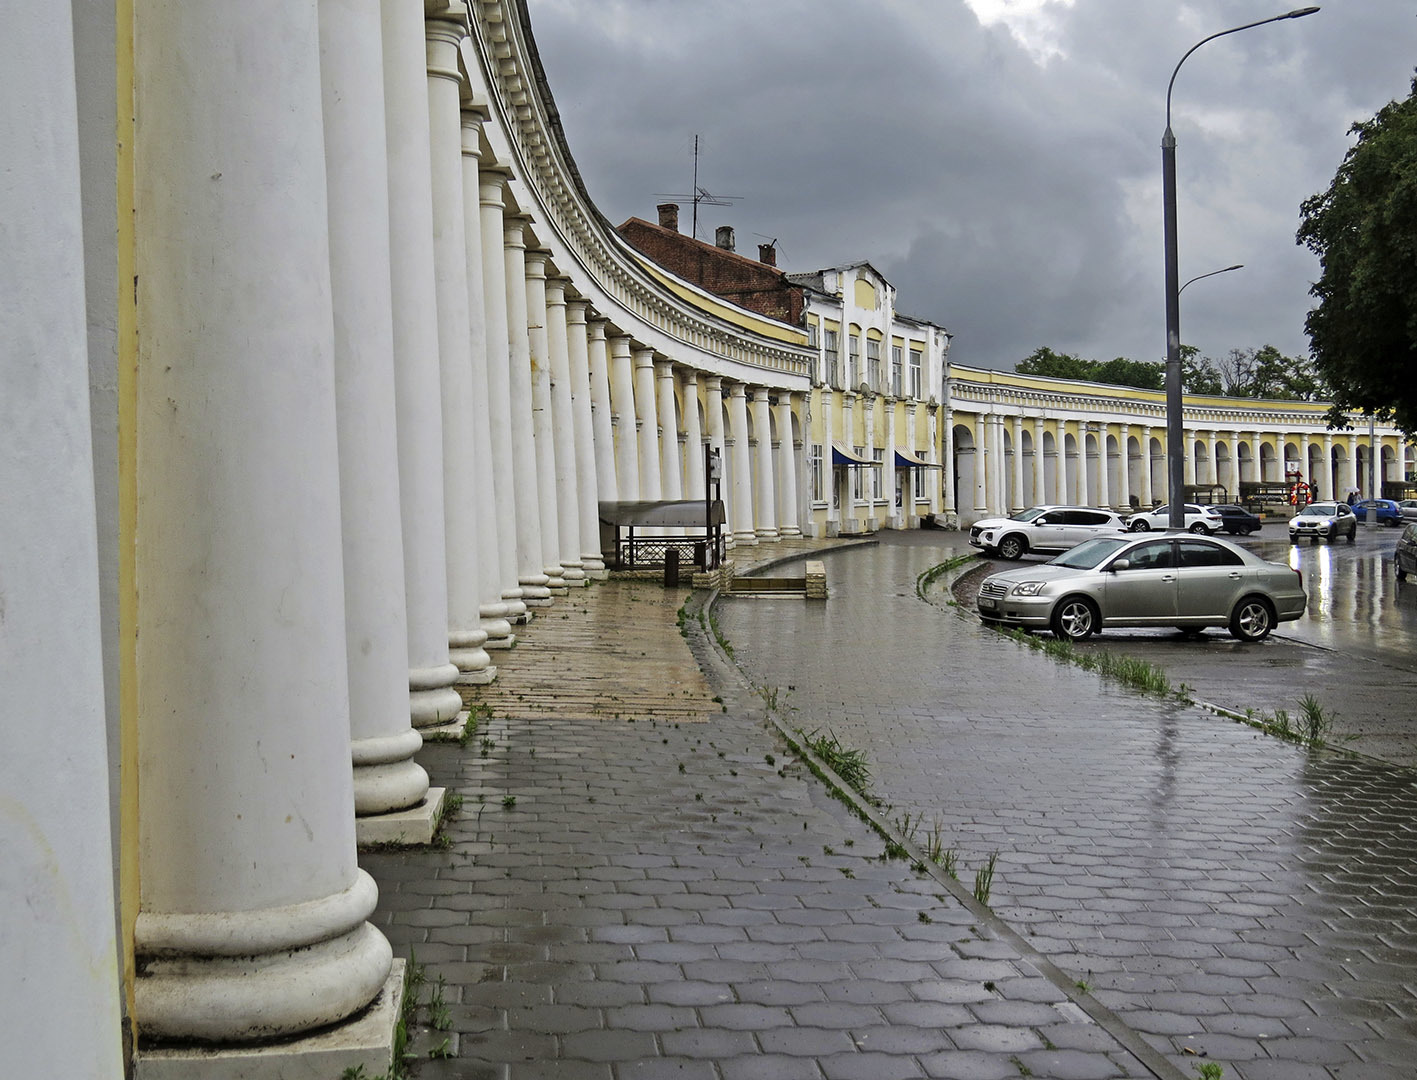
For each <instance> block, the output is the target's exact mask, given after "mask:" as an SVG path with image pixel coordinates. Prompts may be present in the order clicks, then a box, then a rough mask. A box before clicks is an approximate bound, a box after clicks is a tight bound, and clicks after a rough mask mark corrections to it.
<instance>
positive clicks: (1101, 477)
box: [1097, 424, 1112, 507]
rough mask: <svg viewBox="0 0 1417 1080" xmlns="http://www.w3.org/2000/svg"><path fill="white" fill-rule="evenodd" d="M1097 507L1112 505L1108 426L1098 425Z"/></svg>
mask: <svg viewBox="0 0 1417 1080" xmlns="http://www.w3.org/2000/svg"><path fill="white" fill-rule="evenodd" d="M1097 505H1098V506H1101V507H1109V506H1111V505H1112V481H1111V477H1110V476H1108V469H1107V425H1106V424H1098V425H1097Z"/></svg>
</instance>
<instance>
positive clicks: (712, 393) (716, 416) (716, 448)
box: [704, 375, 733, 504]
mask: <svg viewBox="0 0 1417 1080" xmlns="http://www.w3.org/2000/svg"><path fill="white" fill-rule="evenodd" d="M704 441H705V442H706V443H707V444H708V450H709V451H710V452H717V454H718V461H719V466H720V468H721V469H727V467H728V454H727V450H726V448H725V440H724V431H723V379H722V378H720V377H719V376H717V375H705V376H704ZM721 475H722V476H723V480H720V481H719V483H720V484H723V482H724V481H727V482H728V488H729V495H728V499H727V500H725V501H726V502H728V503H730V504H731V503H732V501H733V493H732V492H733V488H732V478H731V477H730V476H728V475H727V474H726V473H721ZM705 497H707V494H706V495H705Z"/></svg>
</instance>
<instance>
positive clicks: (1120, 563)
mask: <svg viewBox="0 0 1417 1080" xmlns="http://www.w3.org/2000/svg"><path fill="white" fill-rule="evenodd" d="M1131 568H1132V561H1131V559H1113V560H1112V562H1111V564H1110V565H1109V566H1108V567H1107V569H1108V570H1110V571H1111V572H1112V573H1114V574H1115V573H1116V572H1117V571H1118V570H1130V569H1131Z"/></svg>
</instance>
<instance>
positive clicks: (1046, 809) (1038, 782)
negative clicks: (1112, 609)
mask: <svg viewBox="0 0 1417 1080" xmlns="http://www.w3.org/2000/svg"><path fill="white" fill-rule="evenodd" d="M1391 535H1392V534H1391V533H1389V534H1387V536H1386V537H1384V540H1385V541H1387V543H1385V544H1384V548H1387V549H1390V537H1391ZM1265 542H1266V541H1263V540H1261V541H1259V543H1265ZM1280 547H1281V548H1282V549H1284V550H1286V551H1287V548H1288V545H1287V544H1281V545H1280ZM1366 547H1367V545H1365V544H1364V538H1363V537H1362V536H1361V535H1360V538H1359V541H1358V543H1357V544H1355V545H1353V546H1352V547H1349V545H1346V544H1343V545H1340V546H1339V548H1338V549H1336V550H1332V551H1330V550H1329V549H1327V548H1319V549H1317V550H1313V549H1305V550H1302V551H1297V552H1296V556H1297V557H1298V558H1300V559H1303V560H1305V561H1306V565H1305V567H1304V569H1305V579H1306V581H1310V580H1311V574H1312V576H1313V577H1314V578H1317V579H1318V580H1317V581H1313V582H1312V583H1311V585H1310V587H1311V588H1318V589H1319V590H1320V592H1321V594H1322V595H1323V596H1324V597H1326V599H1325V602H1324V603H1325V606H1323V607H1321V611H1320V614H1319V616H1318V617H1316V618H1314V619H1313V620H1312V626H1311V627H1310V628H1302V627H1301V633H1300V634H1296V635H1295V636H1301V634H1308V633H1315V634H1323V633H1328V631H1327V630H1325V629H1324V628H1325V619H1324V617H1323V614H1324V612H1331V611H1332V610H1334V609H1333V607H1332V606H1331V605H1332V604H1333V603H1335V602H1337V603H1340V604H1351V605H1353V607H1351V608H1348V609H1347V610H1357V611H1367V612H1369V613H1370V617H1371V618H1372V619H1374V620H1376V621H1377V624H1378V625H1381V626H1384V627H1386V626H1388V625H1389V624H1388V621H1387V619H1386V616H1385V614H1384V612H1383V611H1382V610H1381V609H1380V606H1379V598H1380V597H1386V598H1387V599H1386V600H1385V601H1383V602H1385V603H1393V602H1395V601H1397V600H1401V601H1402V602H1403V603H1404V605H1405V604H1406V603H1407V602H1408V601H1409V598H1407V597H1405V596H1404V597H1400V598H1399V597H1396V594H1395V590H1394V589H1393V583H1392V582H1391V581H1390V575H1391V567H1390V565H1389V566H1388V567H1387V573H1388V580H1380V579H1381V578H1382V574H1381V571H1382V569H1383V567H1382V562H1381V557H1380V555H1379V551H1380V550H1381V549H1379V548H1377V546H1376V545H1374V547H1373V554H1371V555H1369V554H1367V553H1366V552H1365V548H1366ZM958 550H959V544H958V541H957V540H950V539H947V538H942V539H939V540H933V539H931V538H930V537H929V534H926V535H925V536H919V535H916V536H911V537H908V538H904V539H900V540H895V539H887V540H885V541H884V542H883V543H882V545H881V546H880V547H879V548H876V549H869V548H868V549H859V550H856V551H849V552H841V553H838V554H835V555H828V556H827V573H828V579H829V582H830V587H831V590H832V599H831V600H829V601H828V603H827V604H825V605H809V604H804V603H803V602H802V601H800V600H752V601H749V600H735V601H730V602H725V603H722V604H721V605H720V607H719V609H718V610H719V615H718V618H719V622H720V625H721V627H722V629H723V632H724V633H725V634H726V636H727V637H728V639H729V640H730V641H733V642H739V643H741V644H742V646H743V647H741V648H739V649H738V651H737V656H738V658H739V662H740V664H741V665H742V667H743V668H744V670H745V671H746V672H747V673H748V674H749V676H750V677H751V678H752V679H753V681H755V682H756V683H758V684H760V685H764V686H773V687H779V688H782V689H783V691H784V695H783V696H784V698H785V700H786V702H787V704H788V706H789V707H791V708H793V709H795V710H796V711H795V713H794V715H793V717H792V719H791V723H793V724H795V725H797V726H801V727H802V728H804V729H806V730H809V731H810V730H812V729H814V728H822V729H830V730H831V731H832V732H833V733H834V734H835V735H836V736H837V737H838V738H839V739H840V740H841V741H842V742H843V743H845V744H847V745H850V746H854V747H858V748H860V749H863V750H865V751H866V753H867V755H868V757H869V758H870V760H871V762H872V764H873V767H874V771H875V778H874V781H873V784H872V788H873V791H874V792H875V794H876V795H877V796H879V797H880V798H881V799H882V800H883V801H884V802H885V803H886V804H888V805H889V806H890V807H891V809H890V812H889V816H891V817H894V818H897V819H899V818H900V817H902V815H903V814H905V813H907V812H908V813H909V814H910V815H911V818H912V820H915V821H919V822H923V823H924V827H923V830H922V833H923V831H924V830H929V829H931V828H938V830H939V835H940V837H941V840H942V843H943V845H944V846H945V847H948V848H954V849H955V850H956V851H957V852H958V853H959V857H960V869H961V875H960V876H961V877H962V878H963V879H964V880H965V881H966V883H968V881H969V880H970V877H971V876H972V875H973V873H974V871H975V869H976V868H977V867H978V866H979V865H981V863H982V862H983V861H984V860H985V859H986V858H987V857H988V855H989V853H990V852H993V851H998V852H999V853H1000V854H999V863H998V870H997V874H996V877H995V880H994V893H993V899H992V901H991V903H992V906H993V907H994V910H995V911H996V912H997V913H999V914H1000V915H1001V916H1002V917H1003V918H1005V919H1006V920H1008V921H1009V922H1010V923H1012V924H1013V925H1014V926H1015V928H1016V929H1018V930H1019V931H1020V932H1022V933H1024V934H1025V935H1027V936H1028V938H1029V940H1030V941H1031V942H1033V943H1034V944H1036V945H1037V947H1038V948H1039V949H1040V950H1041V951H1043V952H1045V953H1046V954H1048V955H1049V956H1051V957H1052V958H1053V959H1054V960H1055V961H1057V962H1058V963H1059V964H1060V965H1061V966H1062V967H1064V968H1065V969H1066V970H1068V971H1070V972H1072V973H1074V974H1075V975H1076V976H1077V978H1078V979H1080V980H1083V981H1085V982H1087V983H1088V984H1089V985H1091V986H1092V987H1094V993H1095V994H1096V995H1097V996H1098V997H1099V998H1100V999H1101V1000H1102V1001H1103V1002H1104V1003H1105V1004H1107V1005H1108V1006H1110V1007H1111V1008H1113V1009H1115V1010H1117V1011H1118V1012H1119V1013H1120V1014H1122V1015H1123V1017H1124V1018H1125V1019H1126V1020H1127V1022H1128V1023H1130V1024H1131V1025H1133V1026H1134V1027H1135V1028H1136V1029H1138V1030H1140V1031H1142V1032H1144V1033H1146V1035H1147V1037H1148V1038H1149V1039H1150V1040H1152V1041H1153V1042H1154V1043H1155V1044H1156V1045H1157V1046H1159V1047H1161V1048H1162V1049H1164V1050H1165V1051H1166V1052H1167V1053H1168V1054H1171V1055H1172V1056H1173V1058H1174V1060H1175V1061H1176V1063H1177V1065H1178V1066H1180V1067H1181V1068H1182V1069H1183V1071H1185V1072H1186V1073H1187V1074H1191V1073H1193V1072H1194V1071H1195V1066H1194V1063H1195V1061H1197V1060H1198V1058H1197V1057H1195V1056H1191V1055H1190V1054H1188V1053H1187V1051H1191V1052H1192V1053H1194V1054H1197V1055H1199V1054H1205V1055H1208V1057H1209V1059H1210V1060H1213V1061H1217V1062H1220V1063H1223V1064H1224V1065H1225V1070H1226V1071H1225V1075H1226V1076H1227V1077H1231V1076H1238V1077H1240V1078H1241V1080H1263V1078H1279V1077H1285V1078H1291V1077H1293V1078H1304V1077H1331V1078H1338V1077H1344V1078H1348V1077H1363V1078H1365V1080H1367V1078H1386V1077H1399V1076H1403V1077H1406V1076H1410V1075H1411V1068H1410V1063H1411V1062H1412V1061H1413V1060H1417V934H1415V933H1414V931H1417V914H1414V912H1415V911H1417V776H1414V774H1413V773H1411V772H1409V771H1406V770H1403V769H1398V768H1394V767H1390V766H1386V765H1382V764H1378V763H1374V762H1370V761H1366V760H1362V759H1355V758H1351V757H1344V756H1341V755H1338V754H1331V753H1322V752H1317V753H1316V752H1309V751H1306V750H1303V749H1301V748H1298V747H1295V746H1293V745H1291V744H1287V743H1283V742H1279V741H1277V740H1275V739H1272V738H1269V737H1266V736H1263V735H1260V734H1258V733H1257V732H1256V731H1254V730H1253V729H1251V728H1248V727H1245V726H1243V725H1239V724H1234V723H1231V722H1226V721H1223V720H1221V719H1219V718H1217V717H1215V716H1213V715H1210V714H1208V713H1204V712H1202V711H1200V710H1198V709H1194V708H1187V707H1183V706H1180V705H1177V704H1175V703H1174V702H1160V701H1157V700H1156V699H1151V698H1145V697H1141V696H1139V695H1135V694H1133V693H1130V692H1127V691H1122V690H1119V689H1116V688H1114V687H1111V686H1109V685H1107V684H1105V683H1102V682H1101V681H1100V680H1099V679H1098V678H1097V677H1096V676H1094V675H1091V674H1089V673H1086V672H1082V671H1080V670H1078V669H1076V668H1073V667H1068V666H1064V665H1061V664H1058V663H1057V662H1055V661H1053V660H1051V659H1049V658H1048V657H1046V656H1044V655H1042V654H1040V653H1036V652H1032V651H1029V650H1027V649H1025V648H1023V647H1021V646H1019V645H1018V644H1016V643H1015V642H1012V641H1010V640H1008V639H1007V638H1004V637H1002V636H1000V635H997V634H995V633H993V632H991V631H986V630H984V629H982V628H981V627H980V626H979V625H978V623H977V621H975V620H973V619H963V618H959V617H957V616H956V615H955V614H954V613H952V612H950V611H948V610H945V609H943V608H940V607H934V606H931V605H928V604H926V603H924V602H922V601H921V600H919V599H918V598H917V597H916V596H915V593H914V582H915V579H916V576H917V575H918V574H920V573H921V572H922V571H924V570H926V569H928V568H929V567H930V566H932V565H934V564H936V563H938V562H940V561H942V560H943V559H944V558H945V557H947V556H948V555H949V554H951V553H952V552H954V551H958ZM1365 565H1366V566H1367V569H1363V567H1364V566H1365ZM1340 594H1342V596H1341V599H1340V600H1338V601H1334V600H1333V598H1334V597H1335V596H1339V595H1340ZM1308 621H1309V620H1306V622H1308ZM1393 625H1394V626H1395V627H1396V628H1397V629H1396V631H1394V632H1402V633H1409V634H1410V632H1411V630H1410V626H1408V627H1407V629H1405V630H1404V629H1403V627H1404V626H1407V624H1405V623H1404V622H1403V620H1402V619H1401V618H1398V619H1397V621H1396V622H1395V623H1394V624H1393ZM1385 632H1386V631H1385ZM1212 636H1213V635H1212ZM1338 636H1339V637H1341V636H1342V635H1338ZM1175 640H1176V639H1175V638H1174V636H1173V637H1172V638H1171V639H1170V641H1171V642H1172V643H1175ZM1215 644H1216V645H1219V644H1220V639H1219V638H1216V641H1215ZM1275 646H1276V647H1275V649H1272V650H1269V651H1268V652H1266V651H1264V650H1254V649H1253V647H1252V648H1251V650H1250V651H1249V652H1248V653H1231V652H1230V651H1229V646H1228V645H1226V646H1225V647H1224V648H1225V650H1226V651H1225V652H1223V653H1222V652H1219V651H1212V652H1209V653H1204V652H1203V650H1204V649H1205V648H1206V646H1204V645H1202V646H1200V649H1201V650H1202V653H1198V654H1197V655H1206V656H1208V657H1209V659H1210V661H1211V663H1212V664H1214V665H1215V666H1223V661H1225V660H1226V658H1227V657H1229V656H1231V655H1239V656H1242V657H1249V658H1251V660H1250V662H1253V658H1254V657H1256V656H1258V657H1264V656H1277V655H1282V654H1284V653H1285V651H1286V650H1287V651H1288V652H1293V651H1294V650H1296V649H1299V648H1300V647H1299V646H1295V645H1285V644H1283V643H1275ZM1330 647H1334V648H1337V647H1340V646H1330ZM1384 647H1386V646H1384ZM1128 651H1130V650H1128ZM1309 651H1311V652H1315V653H1317V652H1318V650H1309ZM1374 651H1375V652H1378V651H1381V650H1380V649H1375V650H1374ZM1320 655H1325V654H1320ZM1375 668H1376V666H1375ZM920 838H923V835H922V837H920Z"/></svg>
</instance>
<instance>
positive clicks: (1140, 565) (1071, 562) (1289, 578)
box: [976, 533, 1307, 641]
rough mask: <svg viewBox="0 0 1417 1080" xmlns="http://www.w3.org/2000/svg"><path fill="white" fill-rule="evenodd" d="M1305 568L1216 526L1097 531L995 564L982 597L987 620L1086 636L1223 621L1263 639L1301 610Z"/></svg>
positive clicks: (1237, 632) (1238, 633) (1240, 634)
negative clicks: (1193, 530)
mask: <svg viewBox="0 0 1417 1080" xmlns="http://www.w3.org/2000/svg"><path fill="white" fill-rule="evenodd" d="M1306 603H1307V597H1306V595H1305V593H1304V582H1303V578H1302V577H1301V576H1300V574H1299V571H1297V570H1294V569H1292V568H1291V567H1289V566H1286V565H1284V564H1283V563H1274V562H1267V561H1266V560H1264V559H1261V558H1260V557H1259V556H1258V555H1256V554H1254V553H1253V552H1250V551H1247V550H1246V549H1244V548H1242V547H1240V546H1239V545H1237V544H1235V543H1233V542H1232V541H1230V540H1222V539H1220V538H1218V537H1210V536H1182V535H1178V534H1176V533H1168V534H1166V535H1163V536H1130V537H1128V536H1099V537H1096V538H1094V539H1092V540H1088V541H1087V542H1085V543H1082V544H1079V545H1078V546H1077V547H1075V548H1073V549H1072V550H1071V551H1068V552H1066V553H1064V554H1062V555H1059V556H1058V557H1057V558H1056V559H1053V560H1052V561H1051V562H1047V563H1044V564H1042V565H1040V566H1021V567H1016V568H1014V569H1012V570H1002V571H1000V572H999V573H997V574H990V575H989V576H988V577H987V578H985V579H984V581H983V583H982V584H981V585H980V587H979V595H978V598H977V600H976V607H977V610H978V612H979V617H980V618H981V619H982V620H984V622H986V623H1001V624H1003V625H1006V626H1021V627H1029V628H1037V629H1044V628H1046V629H1049V630H1051V631H1052V632H1053V635H1054V636H1055V637H1059V638H1072V639H1077V640H1080V639H1082V638H1086V637H1089V636H1090V635H1092V634H1094V633H1096V632H1097V631H1098V630H1100V629H1102V628H1103V627H1109V626H1174V627H1176V628H1177V629H1178V630H1182V631H1186V632H1191V631H1196V630H1200V629H1203V628H1205V627H1207V626H1225V627H1228V628H1229V630H1230V633H1231V634H1233V635H1234V636H1235V637H1237V638H1239V639H1240V640H1241V641H1259V640H1261V639H1262V638H1264V637H1266V636H1268V634H1269V632H1270V631H1271V630H1273V629H1274V627H1275V626H1276V625H1277V624H1278V623H1281V622H1288V621H1290V620H1292V619H1297V618H1299V617H1300V616H1301V615H1303V614H1304V607H1305V604H1306Z"/></svg>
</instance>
